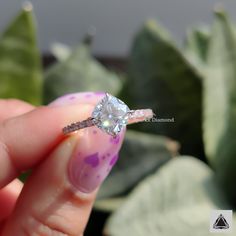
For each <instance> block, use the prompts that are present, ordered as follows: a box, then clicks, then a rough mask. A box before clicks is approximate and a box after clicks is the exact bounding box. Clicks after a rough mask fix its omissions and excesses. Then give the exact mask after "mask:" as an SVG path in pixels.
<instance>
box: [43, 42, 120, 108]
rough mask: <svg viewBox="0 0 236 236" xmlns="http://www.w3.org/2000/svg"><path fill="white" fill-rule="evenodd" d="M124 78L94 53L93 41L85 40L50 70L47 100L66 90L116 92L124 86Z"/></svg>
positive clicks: (70, 91)
mask: <svg viewBox="0 0 236 236" xmlns="http://www.w3.org/2000/svg"><path fill="white" fill-rule="evenodd" d="M121 85H122V83H121V79H120V78H119V77H118V75H117V74H115V73H113V72H111V71H108V70H107V69H106V68H105V67H104V66H102V65H101V64H100V63H99V62H98V61H96V60H95V59H94V58H93V57H92V56H91V54H90V47H89V45H87V44H85V43H83V44H81V45H79V46H78V47H77V48H75V49H73V50H72V53H71V55H70V56H69V57H68V58H67V59H65V60H62V61H61V62H58V63H56V64H55V65H53V66H52V67H51V68H49V70H48V71H47V72H46V75H45V84H44V103H49V102H51V101H52V100H54V99H55V98H57V97H59V96H61V95H64V94H66V93H73V92H81V91H105V92H108V93H111V94H113V95H115V94H117V93H118V92H119V90H120V89H121Z"/></svg>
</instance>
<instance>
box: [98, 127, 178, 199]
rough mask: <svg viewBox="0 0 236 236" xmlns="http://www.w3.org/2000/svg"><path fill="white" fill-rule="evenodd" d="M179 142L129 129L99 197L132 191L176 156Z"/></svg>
mask: <svg viewBox="0 0 236 236" xmlns="http://www.w3.org/2000/svg"><path fill="white" fill-rule="evenodd" d="M178 147H179V146H178V144H177V143H176V142H175V141H172V140H170V139H168V138H166V137H161V136H157V135H151V134H146V133H141V132H135V131H127V133H126V137H125V140H124V143H123V146H122V148H121V151H120V158H119V160H118V161H117V163H116V165H115V166H114V168H113V170H112V172H111V174H110V175H109V177H108V178H107V179H106V180H105V181H104V183H103V185H102V187H101V189H100V191H99V193H98V199H101V198H108V197H112V196H117V195H121V194H124V193H127V192H128V191H130V190H131V189H132V188H133V187H134V186H135V185H136V184H137V183H138V182H139V181H140V180H142V179H143V178H144V177H145V176H147V175H150V174H151V173H153V172H154V171H156V170H157V169H158V168H159V167H160V166H161V165H163V164H164V163H166V162H167V161H168V160H170V158H171V157H173V156H175V155H177V152H178Z"/></svg>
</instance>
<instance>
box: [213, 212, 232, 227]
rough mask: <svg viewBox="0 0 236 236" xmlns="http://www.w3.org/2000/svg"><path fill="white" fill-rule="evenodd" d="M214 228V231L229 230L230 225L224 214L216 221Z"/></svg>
mask: <svg viewBox="0 0 236 236" xmlns="http://www.w3.org/2000/svg"><path fill="white" fill-rule="evenodd" d="M213 228H214V229H228V228H229V224H228V223H227V221H226V219H225V218H224V216H223V215H222V214H220V215H219V216H218V218H217V219H216V221H215V223H214V225H213Z"/></svg>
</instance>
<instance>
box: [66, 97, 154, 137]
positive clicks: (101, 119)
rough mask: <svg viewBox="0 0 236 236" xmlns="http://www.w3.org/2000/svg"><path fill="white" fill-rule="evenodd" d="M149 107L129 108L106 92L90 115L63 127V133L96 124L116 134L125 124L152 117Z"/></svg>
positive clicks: (111, 133)
mask: <svg viewBox="0 0 236 236" xmlns="http://www.w3.org/2000/svg"><path fill="white" fill-rule="evenodd" d="M152 117H153V112H152V110H151V109H139V110H130V109H129V108H128V106H127V105H126V104H125V103H124V102H123V101H121V100H120V99H118V98H116V97H114V96H112V95H110V94H108V93H106V94H105V96H104V98H102V100H101V101H100V102H98V104H97V105H96V106H95V108H94V110H93V112H92V116H91V117H89V118H87V119H86V120H83V121H78V122H75V123H72V124H69V125H67V126H66V127H64V128H63V130H62V131H63V133H64V134H65V135H67V134H69V133H71V132H74V131H77V130H80V129H84V128H87V127H91V126H97V127H98V128H100V129H101V130H103V131H105V132H106V133H108V134H109V135H112V136H115V135H117V134H118V133H119V132H120V131H121V130H122V128H124V127H125V126H126V125H127V124H132V123H137V122H142V121H144V120H146V119H149V118H152Z"/></svg>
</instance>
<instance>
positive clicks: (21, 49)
mask: <svg viewBox="0 0 236 236" xmlns="http://www.w3.org/2000/svg"><path fill="white" fill-rule="evenodd" d="M235 32H236V30H235V28H234V25H233V24H232V23H231V22H230V21H229V19H228V16H227V15H226V13H225V12H224V11H223V10H222V9H217V10H216V11H215V13H214V23H213V26H212V27H205V28H197V29H190V30H189V31H188V32H187V35H186V40H185V42H184V44H183V46H182V47H181V48H180V47H179V46H177V45H176V43H175V42H174V40H173V39H172V38H171V36H170V35H169V33H168V32H167V31H166V30H165V29H164V28H163V27H162V26H161V25H160V24H158V23H156V22H155V21H154V20H149V21H147V22H146V23H145V24H144V25H143V26H142V27H141V28H140V30H139V32H138V33H137V34H136V35H135V37H134V40H133V45H132V48H131V52H130V57H129V63H128V70H127V73H125V74H122V75H121V74H117V73H115V72H114V71H110V70H108V69H107V68H105V67H104V66H103V65H102V64H101V63H100V62H98V61H97V60H96V59H95V58H94V57H93V56H92V55H91V51H90V46H91V45H90V43H88V42H89V41H91V40H89V39H90V38H88V37H87V38H86V40H84V41H82V42H81V43H80V44H79V45H77V46H75V47H74V48H69V47H68V46H65V45H61V44H57V45H54V47H53V50H52V53H53V54H54V55H55V57H56V58H57V62H56V63H55V64H53V65H52V66H51V67H50V68H48V69H47V70H46V71H43V70H42V66H41V55H40V54H39V50H38V47H37V42H36V28H35V23H34V17H33V16H32V10H31V9H30V8H29V6H27V7H25V8H23V9H22V11H21V12H20V13H19V15H18V16H17V17H16V18H15V19H14V20H13V21H12V22H11V23H10V24H9V26H8V27H6V30H5V31H4V32H3V33H2V36H1V39H0V97H2V98H8V97H15V98H19V99H23V100H25V101H28V102H31V103H33V104H35V105H39V104H47V103H48V102H50V101H52V100H53V99H55V98H56V97H58V96H60V95H63V94H65V93H69V92H77V91H97V90H104V91H107V92H110V93H112V94H114V95H117V96H119V97H120V98H121V99H123V100H124V101H125V102H126V103H127V104H129V105H130V107H132V108H140V107H152V108H153V109H154V111H155V112H156V113H157V117H158V118H172V117H173V118H174V119H175V122H174V123H153V124H151V123H144V124H138V125H134V126H132V127H131V128H132V129H133V130H132V131H128V132H127V135H126V138H125V141H124V145H123V147H122V150H121V154H120V156H121V158H120V159H119V161H118V164H117V166H116V167H115V168H114V170H113V171H112V173H111V174H110V176H109V177H108V178H107V179H106V181H105V183H104V184H103V186H102V188H101V190H100V192H99V195H98V199H97V202H96V204H95V207H94V210H93V213H92V216H91V218H90V221H89V224H88V227H87V230H86V232H87V234H88V235H91V234H93V235H94V234H96V235H99V234H102V232H103V234H104V235H111V236H125V235H129V236H132V235H135V236H139V235H150V236H152V235H153V236H154V235H163V236H169V235H181V236H182V235H192V234H193V232H194V235H201V236H202V235H209V233H208V231H209V214H210V211H211V210H212V209H235V206H236V188H235V182H234V181H235V180H236V159H235V153H236V144H235V140H236V113H235V106H236V90H235V88H236V39H235V35H236V34H235ZM174 140H177V141H174ZM203 147H204V149H205V153H204V149H203ZM181 154H182V155H183V154H184V155H185V156H181ZM186 154H187V155H192V156H194V157H190V156H186ZM203 161H204V162H205V163H204V162H203ZM211 235H212V234H211ZM232 235H233V234H232Z"/></svg>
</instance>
